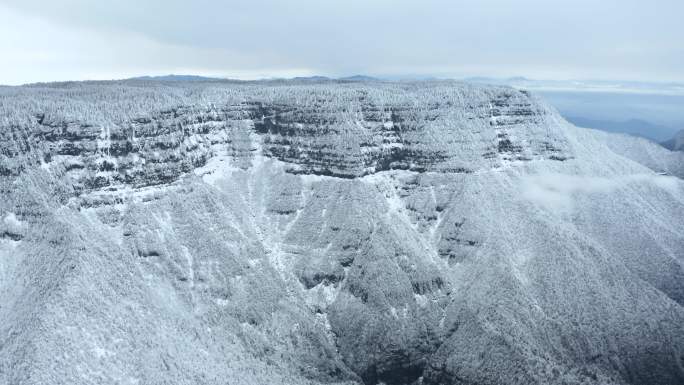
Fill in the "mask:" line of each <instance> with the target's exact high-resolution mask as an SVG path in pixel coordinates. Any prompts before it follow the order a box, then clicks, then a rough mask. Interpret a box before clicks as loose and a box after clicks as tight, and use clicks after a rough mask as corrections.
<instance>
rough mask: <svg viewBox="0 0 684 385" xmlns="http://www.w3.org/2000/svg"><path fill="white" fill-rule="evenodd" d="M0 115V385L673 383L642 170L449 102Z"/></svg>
mask: <svg viewBox="0 0 684 385" xmlns="http://www.w3.org/2000/svg"><path fill="white" fill-rule="evenodd" d="M3 92H4V93H3V94H0V97H2V99H1V100H2V103H0V106H2V109H1V111H0V112H1V113H2V120H1V121H0V122H2V123H1V124H0V126H1V128H2V129H1V130H0V190H1V194H2V197H3V199H2V202H0V208H1V209H2V218H0V220H1V222H0V226H1V227H0V382H3V381H4V382H7V383H12V384H15V383H16V384H41V383H55V384H60V383H64V384H67V383H68V384H79V383H84V384H85V383H170V384H183V383H207V384H223V383H225V381H226V379H232V380H236V379H239V381H240V382H241V383H283V384H293V383H307V384H308V383H311V384H320V383H365V384H377V383H385V384H418V383H422V384H449V383H454V384H499V383H510V384H532V383H537V384H549V383H556V384H573V383H606V384H642V383H660V384H678V383H681V382H682V381H683V380H684V372H683V371H682V365H683V364H682V360H683V359H684V358H683V356H682V346H684V328H683V326H682V325H684V309H682V303H683V298H684V268H683V266H684V261H683V260H682V256H683V255H684V233H682V229H683V228H684V203H683V202H684V183H683V182H682V181H681V180H680V179H677V178H676V177H674V176H672V175H680V174H678V172H679V171H678V170H681V166H682V164H684V162H681V158H677V157H676V156H673V155H672V154H673V153H670V152H668V151H666V150H664V149H660V148H659V147H658V146H656V145H652V144H649V143H648V142H645V141H640V140H639V139H636V138H634V139H632V138H627V137H622V136H616V135H609V134H605V133H599V132H594V131H591V130H585V129H578V128H575V127H573V126H570V125H569V124H568V123H566V122H565V121H563V120H562V119H561V118H560V117H558V115H557V114H556V113H555V112H554V111H553V110H552V109H550V108H548V107H546V106H545V105H544V103H543V102H541V101H539V100H538V99H537V98H536V97H534V96H533V95H530V94H528V93H526V92H524V91H517V90H513V89H509V88H502V87H473V86H467V85H461V84H458V83H450V82H429V83H400V84H392V83H380V82H373V83H353V84H350V83H344V84H337V83H333V82H322V83H316V84H311V83H309V84H296V83H244V84H243V83H239V84H224V83H206V84H204V83H196V84H192V85H183V84H179V85H176V86H173V87H170V86H161V85H159V84H156V83H135V82H133V83H124V84H117V83H111V84H94V85H91V84H87V83H85V84H71V85H55V86H53V87H49V88H17V89H13V90H12V91H7V90H3ZM662 171H667V173H669V174H670V175H660V174H662V173H663V172H662Z"/></svg>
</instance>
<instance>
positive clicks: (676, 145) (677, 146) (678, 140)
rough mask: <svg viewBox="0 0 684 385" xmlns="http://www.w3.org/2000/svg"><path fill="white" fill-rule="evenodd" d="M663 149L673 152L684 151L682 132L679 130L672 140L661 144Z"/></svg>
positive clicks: (683, 132) (683, 134)
mask: <svg viewBox="0 0 684 385" xmlns="http://www.w3.org/2000/svg"><path fill="white" fill-rule="evenodd" d="M662 145H663V147H665V148H667V149H670V150H673V151H684V130H681V131H679V132H678V133H677V135H675V136H674V137H673V138H672V139H670V140H667V141H665V142H663V143H662Z"/></svg>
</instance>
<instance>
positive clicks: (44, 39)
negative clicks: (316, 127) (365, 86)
mask: <svg viewBox="0 0 684 385" xmlns="http://www.w3.org/2000/svg"><path fill="white" fill-rule="evenodd" d="M682 14H684V2H682V1H678V0H657V1H651V2H649V3H648V4H647V3H646V2H643V1H637V0H621V1H618V0H606V1H602V2H595V1H590V0H574V1H567V0H561V1H553V2H549V1H542V0H520V1H515V2H512V1H506V0H484V1H482V0H478V1H475V0H464V1H438V0H428V1H421V2H413V1H401V0H400V1H389V0H376V1H361V0H351V1H345V2H320V1H313V0H300V1H290V2H280V1H275V0H263V1H229V2H215V1H208V0H198V1H193V2H187V1H180V0H166V1H161V0H147V1H140V0H138V1H133V0H122V1H117V2H91V1H86V0H66V1H60V2H59V3H58V2H52V1H46V0H0V34H2V36H3V38H2V39H0V52H2V57H3V60H1V61H0V84H10V85H16V84H24V83H32V82H41V81H61V80H86V79H120V78H126V77H132V76H140V75H162V74H169V73H188V74H196V75H204V76H217V77H230V78H238V79H254V78H268V77H292V76H309V75H314V74H317V75H327V76H344V75H352V74H356V73H362V74H368V75H374V76H405V75H411V74H415V75H423V76H436V77H455V78H459V77H468V76H493V77H508V76H525V77H530V78H536V79H604V80H639V81H674V82H682V81H684V65H682V64H683V63H684V45H682V43H681V42H682V41H684V24H682V23H681V15H682Z"/></svg>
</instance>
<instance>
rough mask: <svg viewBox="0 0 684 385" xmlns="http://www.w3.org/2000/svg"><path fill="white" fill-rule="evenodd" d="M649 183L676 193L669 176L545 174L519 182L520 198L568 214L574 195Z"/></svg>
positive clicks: (602, 192)
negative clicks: (605, 176)
mask: <svg viewBox="0 0 684 385" xmlns="http://www.w3.org/2000/svg"><path fill="white" fill-rule="evenodd" d="M637 183H640V184H643V183H647V184H652V185H654V186H656V187H658V188H660V189H664V190H668V191H670V192H671V193H673V194H674V193H676V191H677V189H679V188H680V186H679V185H680V183H681V182H680V181H679V180H678V179H677V178H675V177H671V176H664V175H655V174H634V175H627V176H618V177H612V178H603V177H588V176H577V175H566V174H559V173H548V174H540V175H531V176H528V177H525V178H524V179H523V180H522V184H521V189H522V196H523V197H524V198H525V199H527V200H529V201H531V202H533V203H535V204H538V205H540V206H542V207H544V208H545V209H547V210H549V211H553V212H556V213H561V214H564V213H569V212H571V211H572V210H573V206H574V199H575V197H576V196H577V195H578V194H609V193H612V192H614V191H615V190H618V189H621V188H625V187H627V186H629V185H631V184H637Z"/></svg>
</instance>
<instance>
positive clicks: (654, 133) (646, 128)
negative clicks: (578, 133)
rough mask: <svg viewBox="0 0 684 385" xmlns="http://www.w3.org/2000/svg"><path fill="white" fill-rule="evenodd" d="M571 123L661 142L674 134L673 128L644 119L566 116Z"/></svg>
mask: <svg viewBox="0 0 684 385" xmlns="http://www.w3.org/2000/svg"><path fill="white" fill-rule="evenodd" d="M565 119H567V120H568V121H569V122H570V123H572V124H574V125H576V126H579V127H587V128H595V129H598V130H601V131H607V132H619V133H623V134H629V135H634V136H638V137H641V138H646V139H650V140H653V141H656V142H660V141H662V140H663V139H665V138H670V137H671V136H672V128H670V127H666V126H662V125H658V124H654V123H651V122H647V121H645V120H642V119H628V120H624V121H611V120H600V119H591V118H584V117H579V116H565Z"/></svg>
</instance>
